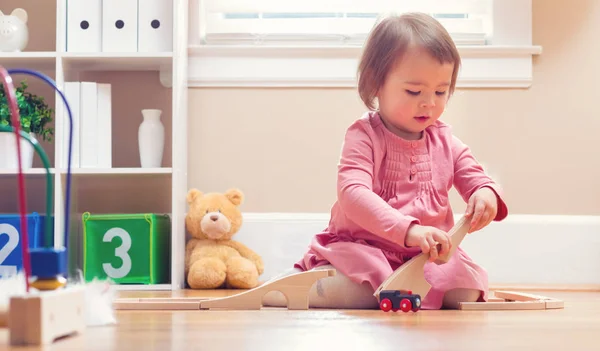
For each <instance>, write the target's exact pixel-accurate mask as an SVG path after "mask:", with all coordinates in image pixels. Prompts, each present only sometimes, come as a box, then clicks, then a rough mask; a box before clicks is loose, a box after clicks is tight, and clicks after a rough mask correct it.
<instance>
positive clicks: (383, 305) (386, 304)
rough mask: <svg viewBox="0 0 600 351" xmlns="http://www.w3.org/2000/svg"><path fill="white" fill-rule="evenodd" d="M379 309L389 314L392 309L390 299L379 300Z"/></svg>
mask: <svg viewBox="0 0 600 351" xmlns="http://www.w3.org/2000/svg"><path fill="white" fill-rule="evenodd" d="M379 308H380V309H381V310H382V311H383V312H389V311H390V310H391V309H392V301H390V299H383V300H381V302H380V303H379Z"/></svg>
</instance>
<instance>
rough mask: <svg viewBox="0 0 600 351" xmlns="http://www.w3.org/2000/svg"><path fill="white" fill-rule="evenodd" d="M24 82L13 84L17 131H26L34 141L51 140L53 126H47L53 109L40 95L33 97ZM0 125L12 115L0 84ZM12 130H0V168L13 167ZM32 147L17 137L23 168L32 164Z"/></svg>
mask: <svg viewBox="0 0 600 351" xmlns="http://www.w3.org/2000/svg"><path fill="white" fill-rule="evenodd" d="M27 88H28V85H27V81H26V80H23V81H21V85H20V86H18V87H16V89H15V90H16V92H15V96H16V99H17V105H18V107H19V118H20V121H21V130H23V131H24V132H26V133H30V135H32V136H33V137H34V138H36V139H37V140H38V141H40V140H44V141H52V136H53V135H54V128H52V127H50V122H52V114H53V110H52V109H51V108H50V107H49V106H48V104H47V103H46V101H45V99H44V97H43V96H37V95H35V94H32V93H30V92H29V91H27ZM0 125H2V126H12V125H13V124H12V115H11V113H10V108H9V106H8V100H7V96H6V92H5V90H4V84H0ZM14 137H15V136H14V133H6V132H3V133H0V150H2V151H1V152H0V168H9V169H16V168H17V166H18V163H17V162H18V161H17V148H16V143H15V139H14ZM33 151H34V150H33V147H32V146H31V144H29V143H28V142H27V141H26V140H24V139H21V158H22V161H23V168H31V166H32V163H33Z"/></svg>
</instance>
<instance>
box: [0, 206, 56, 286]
mask: <svg viewBox="0 0 600 351" xmlns="http://www.w3.org/2000/svg"><path fill="white" fill-rule="evenodd" d="M44 217H45V216H44ZM43 224H44V223H43V220H42V217H41V216H40V215H39V214H38V213H37V212H33V213H30V214H28V215H27V231H28V235H27V239H28V241H29V245H28V246H29V247H30V248H36V247H40V246H42V243H43V238H42V236H43V235H42V233H43V230H44V229H43ZM22 267H23V253H22V248H21V217H20V215H19V214H0V277H2V276H7V275H10V274H14V273H16V272H18V271H20V270H21V269H22Z"/></svg>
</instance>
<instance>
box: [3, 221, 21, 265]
mask: <svg viewBox="0 0 600 351" xmlns="http://www.w3.org/2000/svg"><path fill="white" fill-rule="evenodd" d="M3 234H6V235H8V242H7V243H6V245H4V247H2V248H0V266H3V263H4V261H6V259H7V258H8V256H9V255H10V254H11V253H12V252H13V251H14V250H15V249H16V248H17V246H18V245H19V231H18V230H17V228H15V227H14V226H12V225H10V224H7V223H2V224H0V235H3ZM3 267H7V268H14V270H16V269H17V267H16V266H3Z"/></svg>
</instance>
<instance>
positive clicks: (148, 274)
mask: <svg viewBox="0 0 600 351" xmlns="http://www.w3.org/2000/svg"><path fill="white" fill-rule="evenodd" d="M82 224H83V225H82V226H83V274H84V277H85V280H86V281H88V282H89V281H92V280H93V279H94V278H97V279H106V278H109V279H111V280H112V281H114V282H115V283H118V284H165V283H168V282H169V281H170V275H171V220H170V218H169V216H168V215H166V214H153V213H140V214H97V215H93V214H91V213H89V212H86V213H84V214H83V215H82Z"/></svg>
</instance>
